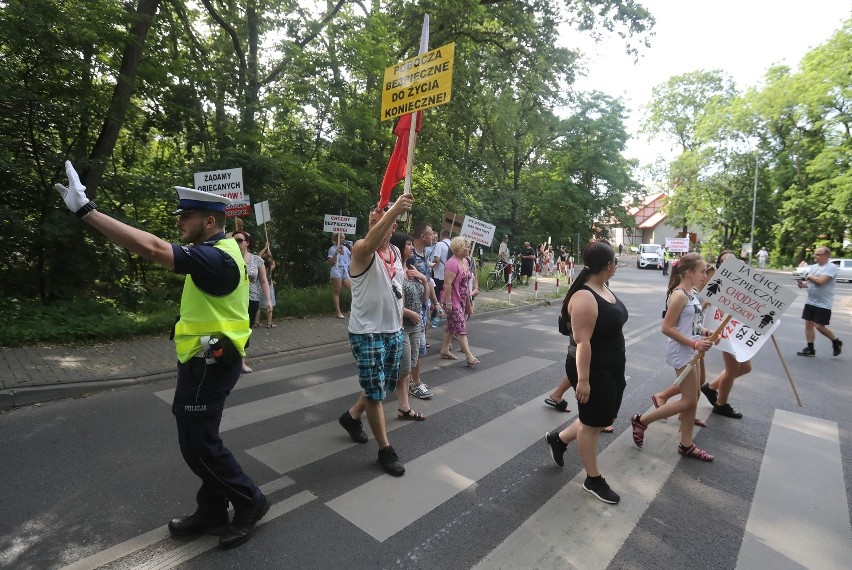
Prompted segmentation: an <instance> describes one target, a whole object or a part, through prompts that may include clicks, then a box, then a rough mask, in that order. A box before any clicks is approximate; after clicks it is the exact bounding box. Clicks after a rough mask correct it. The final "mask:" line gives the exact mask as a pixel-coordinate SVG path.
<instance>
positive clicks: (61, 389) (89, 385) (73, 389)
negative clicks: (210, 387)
mask: <svg viewBox="0 0 852 570" xmlns="http://www.w3.org/2000/svg"><path fill="white" fill-rule="evenodd" d="M548 305H550V300H547V299H542V300H539V301H535V302H533V303H525V304H523V305H517V306H512V307H503V308H499V309H494V310H493V311H483V312H481V313H474V314H473V315H471V317H470V318H471V320H479V319H483V318H492V317H499V316H500V315H508V314H511V313H518V312H521V311H531V310H533V309H536V308H539V307H542V306H548ZM337 345H339V346H340V347H341V348H342V347H347V350H348V345H349V343H348V340H346V339H343V340H338V341H333V342H327V343H323V344H316V345H312V346H300V347H298V348H291V349H287V350H279V351H270V352H266V353H259V354H252V355H251V359H252V361H253V362H258V363H266V362H268V361H272V360H277V359H280V358H285V357H291V356H295V355H299V354H311V353H313V352H317V351H320V350H326V349H329V348H333V347H334V346H337ZM262 368H263V367H260V368H258V369H259V370H260V369H262ZM174 377H175V369H174V368H169V369H168V370H161V371H157V372H152V373H150V374H143V375H139V376H132V377H121V378H113V377H102V378H95V379H92V380H86V381H81V382H67V383H56V384H41V385H36V386H26V387H22V388H7V389H5V390H0V411H7V410H13V409H16V408H20V407H23V406H29V405H33V404H39V403H43V402H50V401H54V400H65V399H68V398H79V397H81V396H86V395H91V394H94V393H97V392H105V391H108V390H114V389H117V388H126V387H130V386H138V385H141V384H148V383H151V382H157V381H159V380H165V379H167V378H174Z"/></svg>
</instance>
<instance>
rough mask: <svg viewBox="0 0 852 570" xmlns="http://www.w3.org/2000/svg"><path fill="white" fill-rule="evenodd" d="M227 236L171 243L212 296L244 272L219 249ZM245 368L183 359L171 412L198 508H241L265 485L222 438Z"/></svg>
mask: <svg viewBox="0 0 852 570" xmlns="http://www.w3.org/2000/svg"><path fill="white" fill-rule="evenodd" d="M224 238H225V234H224V233H219V234H217V235H214V236H212V237H211V238H210V240H209V241H207V242H205V243H204V244H202V245H198V246H194V245H193V246H184V245H179V244H172V248H173V251H174V261H175V273H179V274H185V275H187V276H188V279H189V278H191V279H192V282H193V283H194V284H195V286H196V287H197V288H198V289H200V290H201V291H202V292H203V293H204V294H207V295H210V296H212V297H222V296H225V295H228V294H230V293H232V292H233V291H234V290H235V289H236V288H237V286H238V285H239V283H240V278H241V277H242V276H241V275H240V272H239V267H238V264H237V262H236V261H235V260H234V258H233V257H232V256H231V255H229V254H228V253H227V252H225V251H223V250H222V249H220V248H217V247H215V245H216V242H218V241H219V240H221V239H224ZM246 302H248V298H247V297H246ZM182 309H183V307H182ZM247 318H248V316H247V313H246V319H247ZM241 369H242V360H241V358H239V357H236V358H234V359H233V361H232V362H231V363H230V364H225V363H222V362H214V363H208V359H206V358H204V355H203V353H200V354H199V355H197V356H195V357H193V358H190V359H189V360H188V361H187V362H178V377H177V388H176V390H175V396H174V401H173V404H172V413H173V414H174V415H175V418H176V420H177V428H178V441H179V443H180V450H181V454H182V455H183V458H184V461H186V464H187V465H188V466H189V468H190V469H192V471H193V473H195V474H196V475H198V477H199V478H201V481H202V484H201V488H200V489H199V491H198V494H197V497H196V498H197V501H198V506H199V509H200V510H203V511H205V512H211V513H213V512H220V511H224V510H227V506H228V501H230V502H231V503H232V504H233V505H234V509H235V510H237V511H239V510H240V509H241V508H248V507H250V506H251V505H252V504H254V503H255V502H256V501H257V500H258V499H259V498H260V497H261V492H260V489H258V487H257V485H255V483H254V482H253V481H252V480H251V478H249V477H248V475H246V474H245V473H244V472H243V470H242V468H241V467H240V465H239V463H237V461H236V459H235V458H234V456H233V455H232V454H231V452H230V451H228V449H227V448H226V447H225V446H224V445H223V443H222V439H221V438H220V437H219V424H220V423H221V420H222V410H223V409H224V406H225V399H226V398H227V397H228V394H230V392H231V389H233V387H234V385H235V384H236V383H237V380H238V379H239V377H240V372H241Z"/></svg>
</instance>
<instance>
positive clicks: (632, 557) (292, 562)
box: [0, 266, 852, 569]
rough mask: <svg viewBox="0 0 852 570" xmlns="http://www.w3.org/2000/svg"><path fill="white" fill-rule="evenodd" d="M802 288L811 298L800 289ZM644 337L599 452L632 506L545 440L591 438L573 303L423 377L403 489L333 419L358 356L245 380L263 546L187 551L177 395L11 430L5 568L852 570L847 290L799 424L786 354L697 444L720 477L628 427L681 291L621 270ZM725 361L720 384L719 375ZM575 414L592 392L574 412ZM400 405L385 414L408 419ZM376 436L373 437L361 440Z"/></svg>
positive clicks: (63, 406) (803, 366)
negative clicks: (180, 532) (578, 432)
mask: <svg viewBox="0 0 852 570" xmlns="http://www.w3.org/2000/svg"><path fill="white" fill-rule="evenodd" d="M787 282H789V285H790V287H793V285H794V282H793V280H792V279H791V278H790V279H787V280H786V281H785V283H787ZM612 287H613V290H614V291H615V292H616V294H617V295H618V296H619V297H620V298H621V299H622V300H623V301H624V302H625V304H626V305H627V307H628V310H629V311H630V319H629V321H628V323H627V325H626V328H625V333H626V336H627V340H628V345H629V346H628V370H627V374H628V375H629V378H628V386H627V390H626V393H625V397H624V403H623V405H622V408H621V413H620V414H619V418H618V421H617V422H616V424H615V433H614V434H612V435H602V436H601V445H600V462H601V469H602V471H603V474H604V476H605V477H606V478H607V480H608V481H609V483H610V485H611V486H612V487H613V489H615V490H616V491H617V492H619V493H620V494H621V497H622V501H621V503H620V504H619V505H614V506H613V505H605V504H603V503H601V502H599V501H597V500H595V499H594V498H593V497H591V496H590V495H589V494H587V493H585V492H583V490H582V488H581V487H580V485H581V484H582V480H583V477H584V475H585V474H584V472H583V469H582V465H581V464H580V461H579V458H578V456H577V453H576V447H575V446H573V445H572V446H571V447H569V449H568V452H567V453H566V455H565V458H566V465H565V468H564V469H558V468H556V467H555V466H554V465H553V463H552V461H551V459H550V455H549V453H548V450H547V447H546V445H545V444H544V441H543V435H544V432H545V431H547V430H552V429H554V428H557V427H558V426H561V425H564V424H565V423H567V422H569V421H573V419H574V417H575V410H576V405H572V406H570V407H571V410H572V411H571V412H570V413H565V414H562V413H559V412H556V411H554V410H553V409H551V408H548V407H547V406H545V405H544V404H543V398H544V397H545V396H546V395H547V393H548V392H549V391H550V390H551V389H552V388H553V387H554V386H555V385H556V384H557V383H558V382H559V380H560V378H561V377H562V374H563V369H564V356H565V345H566V343H565V339H564V337H562V336H560V335H559V334H558V332H557V331H556V315H557V311H558V306H556V305H554V306H552V307H545V308H539V309H533V310H527V311H522V312H518V313H513V314H509V315H502V316H500V317H496V318H493V319H483V320H478V321H473V322H471V323H470V327H469V338H470V344H471V346H473V347H475V349H474V352H475V353H476V354H477V356H478V357H479V358H480V360H481V361H482V364H481V365H480V366H478V367H476V368H474V369H469V368H467V367H465V366H464V365H463V364H461V363H455V362H450V361H447V360H440V359H438V358H437V356H436V355H437V345H438V342H439V340H438V338H439V334H438V333H439V331H438V330H433V331H430V341H431V343H432V346H433V348H432V349H431V350H430V355H429V356H427V357H426V359H425V360H424V361H423V370H424V380H425V381H426V382H427V384H429V385H430V387H432V389H433V391H434V392H435V394H436V395H435V398H434V399H433V400H431V401H428V402H423V401H419V400H414V399H413V400H412V401H413V405H414V407H415V409H417V410H418V411H421V412H423V413H426V414H428V415H429V417H428V419H427V420H426V421H425V422H403V421H400V420H396V419H389V420H388V425H389V428H390V429H391V430H392V431H390V440H391V443H392V444H393V445H394V447H395V448H396V449H397V451H398V453H399V455H400V457H401V458H402V460H403V461H404V462H405V463H406V466H407V469H408V471H407V473H406V475H405V476H404V477H402V478H399V479H396V478H391V477H389V476H386V475H384V474H383V472H382V471H381V469H380V468H379V467H378V466H377V465H376V463H375V458H376V445H375V442H374V440H373V438H372V434H369V430H368V434H369V435H370V442H369V443H368V444H366V445H357V444H354V443H351V441H350V440H349V438H348V436H347V434H346V433H345V432H344V431H343V430H342V429H341V428H340V427H339V426H338V425H337V423H336V420H337V417H338V416H339V415H340V414H341V413H342V412H343V411H344V410H346V409H347V408H348V407H349V406H350V405H351V403H352V402H353V401H354V398H355V394H356V391H357V380H356V379H355V378H354V374H355V369H354V366H353V362H352V360H351V357H350V356H349V355H348V353H345V352H343V353H341V352H340V351H338V352H326V353H313V354H310V355H301V356H296V357H292V358H286V359H283V358H282V359H280V360H277V361H275V362H274V363H272V365H270V367H269V368H267V369H266V370H263V371H259V372H256V373H255V374H252V375H251V376H246V377H244V378H243V379H241V381H240V384H238V387H237V389H236V390H235V391H234V392H233V393H232V395H231V397H230V399H229V402H228V404H229V406H228V409H227V410H226V414H225V417H224V419H223V439H224V441H225V444H226V445H227V446H228V447H229V448H230V449H231V451H233V452H234V454H235V455H236V456H237V457H238V459H239V460H240V461H241V463H242V464H243V466H244V468H245V469H246V471H247V472H248V473H249V474H250V475H252V476H253V477H254V478H255V480H256V481H257V482H258V484H261V485H262V486H263V487H262V488H263V489H264V491H265V492H266V493H267V494H268V495H269V497H270V499H271V500H272V502H273V507H272V509H271V510H270V513H269V514H268V515H267V517H266V518H265V519H264V521H263V524H262V525H260V526H259V527H258V529H257V530H256V534H255V536H254V537H253V538H252V540H251V541H250V542H249V543H247V544H246V545H243V546H241V547H239V548H237V549H235V550H232V551H221V550H219V549H218V548H216V547H215V545H216V537H203V538H200V539H198V540H175V539H172V538H169V537H168V535H167V531H166V530H165V526H164V525H165V524H166V523H167V522H168V520H169V519H171V518H172V517H174V516H177V515H180V514H188V513H190V512H192V511H193V510H194V506H195V504H194V496H195V490H196V488H197V480H196V479H195V477H194V476H193V475H192V474H191V473H190V472H189V470H188V469H187V468H186V467H185V465H184V463H183V461H182V459H181V457H180V453H179V450H178V447H177V441H176V436H175V426H174V420H173V418H172V416H171V414H170V407H169V404H168V402H169V398H170V390H171V389H172V388H173V383H172V381H161V382H156V383H152V384H147V385H143V386H136V387H131V388H126V389H120V390H114V391H110V392H103V393H98V394H94V395H92V396H90V397H88V398H81V399H70V400H62V401H55V402H49V403H46V404H43V405H41V406H32V407H25V408H20V409H16V410H12V411H9V412H6V413H3V414H0V430H2V434H3V438H2V441H0V457H2V458H3V462H2V464H3V468H2V469H0V512H2V518H0V566H2V567H7V568H16V569H27V568H33V569H46V568H63V567H66V566H67V567H71V568H97V567H103V568H173V567H180V568H197V569H202V568H203V569H231V568H252V569H254V568H431V569H460V568H568V567H577V568H638V569H645V568H757V567H762V568H764V569H766V568H773V569H774V568H783V567H791V568H792V567H797V568H801V567H806V568H845V567H848V562H849V560H850V559H852V530H850V523H849V512H850V497H852V471H850V466H852V432H851V431H850V426H851V425H852V422H850V419H852V374H850V366H849V364H848V363H849V359H850V357H852V356H850V355H852V310H850V307H852V285H851V284H838V286H837V297H838V298H837V301H836V303H835V313H834V317H833V320H832V328H833V329H834V330H835V331H836V332H837V333H838V334H839V335H840V336H841V338H843V339H846V343H847V344H846V350H847V352H846V353H844V354H843V355H841V356H840V357H839V358H834V357H831V356H830V345H829V343H828V341H827V340H825V339H823V338H818V339H817V357H816V358H807V359H806V358H802V357H798V356H796V355H795V352H796V351H797V350H798V349H800V348H801V347H802V346H803V343H804V334H803V326H802V322H801V320H800V319H799V317H798V316H799V314H800V313H801V307H802V304H803V301H804V297H805V295H804V291H802V292H800V294H799V296H798V298H797V301H796V302H795V303H794V304H793V306H792V307H791V308H790V309H789V311H788V312H787V313H786V314H785V317H784V318H783V322H782V324H781V326H780V328H779V329H778V331H777V333H776V335H775V336H776V339H777V342H778V344H779V346H780V348H781V351H782V354H783V356H784V360H785V361H786V364H787V366H788V367H789V370H790V373H791V374H792V376H793V379H794V380H795V382H796V385H797V387H798V390H799V394H800V395H801V398H802V401H803V404H804V406H803V407H799V406H798V405H797V404H796V401H795V398H794V397H793V393H792V390H791V388H790V385H789V382H788V380H787V378H786V375H785V372H784V368H783V366H782V362H781V360H780V359H779V357H778V355H777V353H776V352H775V350H774V348H773V346H772V345H771V344H768V346H765V347H764V348H763V349H762V350H761V352H760V353H759V354H758V355H757V356H756V358H755V359H754V361H753V364H754V371H753V372H752V373H751V374H750V375H748V376H747V377H745V378H743V379H741V380H739V381H738V382H737V384H736V386H735V387H734V391H733V392H732V396H731V403H732V404H733V405H734V407H736V408H737V409H738V410H740V411H741V412H743V414H744V415H745V417H744V419H742V420H733V419H729V418H723V417H720V416H716V415H710V413H709V412H710V407H709V405H708V404H707V402H706V401H705V400H703V399H702V400H701V403H700V405H699V414H700V415H701V416H702V417H707V416H709V418H708V424H709V425H708V427H707V428H705V429H701V430H699V431H697V435H696V442H697V443H698V444H699V445H700V446H701V447H703V448H705V449H707V450H708V451H709V452H711V453H713V454H714V455H715V456H716V460H715V461H714V462H713V463H702V462H698V461H691V460H686V459H681V458H680V457H679V456H678V455H677V452H676V447H677V440H678V434H677V422H676V421H675V420H674V419H669V420H667V421H665V422H659V423H656V424H653V425H652V426H651V428H650V429H649V430H648V433H647V435H646V445H645V447H644V449H642V450H641V451H640V450H638V449H637V448H635V446H634V445H633V443H632V440H631V439H630V430H629V417H630V415H632V414H634V413H637V412H643V411H645V410H647V409H648V408H649V407H650V395H651V394H652V393H653V392H655V391H657V390H660V389H662V388H663V387H665V386H667V385H669V384H670V383H671V382H672V381H673V379H674V374H673V372H672V370H671V369H669V368H668V367H667V366H666V365H665V363H664V358H663V353H664V345H665V339H664V337H663V336H662V335H661V333H660V332H659V321H660V311H661V307H662V303H663V301H664V299H665V278H663V277H662V276H661V275H660V274H659V272H656V271H640V270H637V269H636V268H635V267H629V266H628V267H623V268H621V269H619V272H618V274H617V275H616V276H615V278H614V279H613V282H612ZM721 363H722V359H721V356H720V354H719V353H716V352H711V353H710V354H709V355H708V357H707V369H708V374H710V375H713V374H715V373H716V372H718V371H719V370H720V369H721V365H722V364H721ZM567 395H568V396H569V398H570V397H572V396H573V392H569V393H568V394H567ZM395 408H396V406H395V403H394V401H390V402H389V403H387V405H386V406H385V409H386V412H387V413H388V414H393V412H394V411H395ZM365 424H366V422H365Z"/></svg>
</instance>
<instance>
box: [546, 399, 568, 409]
mask: <svg viewBox="0 0 852 570" xmlns="http://www.w3.org/2000/svg"><path fill="white" fill-rule="evenodd" d="M544 403H545V404H547V405H548V406H550V407H551V408H556V410H557V411H559V412H570V411H571V410H569V409H568V400H566V399H565V398H563V399H562V401H561V402H557V401H556V400H554V399H553V398H546V399H545V400H544Z"/></svg>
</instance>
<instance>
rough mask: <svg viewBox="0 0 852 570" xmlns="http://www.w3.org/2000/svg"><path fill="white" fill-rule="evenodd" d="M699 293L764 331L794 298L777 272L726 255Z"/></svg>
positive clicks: (720, 307)
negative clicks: (758, 267)
mask: <svg viewBox="0 0 852 570" xmlns="http://www.w3.org/2000/svg"><path fill="white" fill-rule="evenodd" d="M701 296H702V297H703V298H704V299H705V300H707V301H709V302H710V304H711V305H713V306H714V307H716V308H717V309H719V310H721V311H722V312H724V313H727V314H728V315H731V319H732V320H736V321H739V322H744V323H746V324H748V325H749V326H750V327H751V328H752V329H754V330H756V331H759V332H761V333H763V334H765V333H766V332H767V331H769V329H771V328H772V325H773V324H774V323H775V322H776V321H777V320H778V319H780V318H781V315H782V314H783V313H784V311H786V310H787V307H789V306H790V304H791V303H792V302H793V301H794V300H795V298H796V292H795V291H793V290H792V289H788V288H787V287H785V286H784V285H782V284H781V282H780V278H779V276H778V275H773V274H769V273H763V272H761V271H758V270H756V269H755V268H753V267H749V266H748V265H746V264H745V263H743V262H742V261H740V260H739V259H737V258H736V257H734V256H733V255H729V256H728V257H727V259H725V261H724V263H722V265H721V266H719V268H718V269H717V270H716V273H715V274H714V275H713V277H711V279H710V281H709V282H708V283H707V285H705V286H704V289H703V290H702V291H701Z"/></svg>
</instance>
